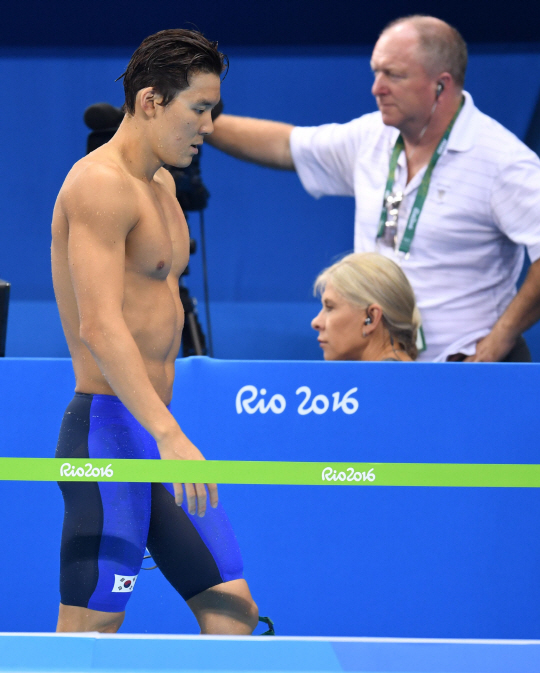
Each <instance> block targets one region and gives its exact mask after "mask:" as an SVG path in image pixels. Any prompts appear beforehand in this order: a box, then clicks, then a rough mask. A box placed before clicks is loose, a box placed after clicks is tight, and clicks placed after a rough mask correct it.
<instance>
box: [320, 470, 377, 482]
mask: <svg viewBox="0 0 540 673" xmlns="http://www.w3.org/2000/svg"><path fill="white" fill-rule="evenodd" d="M322 480H323V481H375V472H373V468H371V469H370V470H368V471H367V472H356V471H355V469H354V467H347V468H346V469H345V471H344V472H338V471H337V470H334V469H333V468H332V467H325V468H324V470H323V471H322Z"/></svg>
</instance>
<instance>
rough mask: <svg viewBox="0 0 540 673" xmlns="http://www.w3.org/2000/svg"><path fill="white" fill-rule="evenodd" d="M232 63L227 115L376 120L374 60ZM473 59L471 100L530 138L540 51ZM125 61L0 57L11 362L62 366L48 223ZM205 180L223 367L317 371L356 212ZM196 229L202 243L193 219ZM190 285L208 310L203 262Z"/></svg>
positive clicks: (243, 55) (263, 182) (286, 176)
mask: <svg viewBox="0 0 540 673" xmlns="http://www.w3.org/2000/svg"><path fill="white" fill-rule="evenodd" d="M224 49H225V50H226V48H225V47H224ZM512 49H513V51H512ZM227 51H229V53H230V56H231V68H230V72H229V74H228V76H227V78H226V80H225V82H224V84H223V89H222V93H223V99H224V101H225V106H226V110H227V111H228V112H231V113H237V114H244V115H253V116H261V117H267V118H272V119H281V120H285V121H289V122H292V123H295V124H307V125H309V124H319V123H324V122H328V121H338V122H345V121H348V120H349V119H351V118H353V117H354V116H357V115H359V114H361V113H364V112H369V111H371V110H373V109H374V102H373V99H372V97H371V94H370V91H369V90H370V86H371V79H372V76H371V73H370V70H369V48H364V47H358V48H356V49H353V48H351V49H343V48H342V49H338V48H337V47H330V48H326V49H321V48H317V49H315V48H312V49H307V48H304V49H302V50H300V49H293V48H289V49H287V50H283V49H282V50H279V49H277V50H276V49H273V50H270V49H267V50H266V51H261V50H259V51H257V50H253V49H251V50H246V49H245V48H244V49H240V48H231V49H230V50H227ZM471 51H472V55H471V59H470V66H469V71H468V76H467V89H468V90H469V91H470V92H471V93H472V95H473V97H474V99H475V102H476V103H477V105H478V106H479V107H480V108H481V109H482V110H483V111H484V112H486V113H488V114H490V115H492V116H493V117H495V119H497V120H498V121H500V122H501V123H502V124H504V125H505V126H507V127H508V128H509V129H510V130H512V131H513V132H514V133H516V135H518V136H519V137H521V138H522V137H523V136H524V134H525V131H526V128H527V125H528V122H529V119H530V116H531V114H532V110H533V107H534V103H535V101H536V97H537V95H538V91H539V88H540V49H537V50H536V51H535V47H526V48H524V47H523V46H520V47H518V46H514V47H513V48H512V47H507V48H506V49H504V50H503V51H501V48H496V49H495V48H482V49H480V48H476V49H475V48H474V47H473V48H472V50H471ZM130 53H131V50H129V49H127V48H124V49H120V50H119V49H118V48H117V49H115V50H113V49H107V50H102V51H97V50H95V49H94V50H88V51H84V52H83V51H81V50H80V49H79V50H71V51H69V50H68V51H66V50H65V49H54V50H52V49H48V50H35V49H34V50H31V49H25V50H22V49H20V48H14V49H13V50H11V51H6V50H5V49H4V51H3V52H1V53H0V81H1V82H2V83H3V86H4V87H5V90H7V91H9V92H10V96H12V101H13V103H12V105H11V106H10V107H9V108H8V109H7V110H5V113H4V118H3V120H4V121H3V123H2V124H1V125H0V152H1V156H2V157H3V159H4V161H3V176H2V180H1V181H0V199H1V202H2V204H3V213H2V218H1V220H0V277H2V278H5V279H7V280H9V281H10V282H11V283H12V300H13V301H12V305H11V313H10V321H9V329H8V342H7V354H8V355H11V356H27V355H28V356H64V355H67V350H66V346H65V343H64V340H63V336H62V333H61V328H60V323H59V320H58V317H57V314H56V309H55V306H54V303H53V291H52V284H51V279H50V271H49V245H50V233H49V228H50V217H51V212H52V208H53V205H54V200H55V197H56V194H57V192H58V190H59V188H60V186H61V184H62V181H63V179H64V177H65V174H66V173H67V171H68V170H69V168H70V167H71V165H72V164H73V163H74V162H75V161H76V160H77V159H78V158H80V157H81V156H82V155H83V154H84V151H85V143H86V135H87V129H86V127H85V126H84V124H83V122H82V114H83V111H84V109H85V108H86V107H87V106H88V105H90V104H92V103H94V102H97V101H109V102H111V103H113V104H117V105H120V104H121V103H122V87H121V84H120V83H115V82H114V80H115V78H116V77H117V76H118V75H119V74H120V73H122V72H123V70H124V66H125V64H126V63H127V61H128V60H129V56H130ZM202 172H203V178H204V181H205V183H206V185H207V186H208V188H209V190H210V192H211V193H212V197H211V200H210V205H209V208H208V209H207V211H206V213H205V222H206V230H207V246H208V267H209V282H210V296H211V309H212V317H213V327H214V330H213V332H214V344H215V355H216V356H217V357H224V358H281V359H311V358H320V357H321V355H320V352H319V349H318V346H317V343H316V340H315V333H314V332H313V330H311V328H310V326H309V322H310V320H311V318H312V317H313V316H314V315H315V313H316V312H317V310H318V309H317V303H316V301H315V300H314V299H313V298H312V296H311V286H312V283H313V280H314V278H315V276H316V275H317V273H318V272H319V271H320V270H321V269H322V268H323V267H324V266H326V265H327V264H329V263H330V262H331V261H332V260H333V259H334V258H335V257H336V256H338V255H341V254H343V253H345V252H348V251H350V250H351V248H352V241H353V227H352V221H353V201H352V199H338V198H327V199H322V200H321V201H319V202H316V201H315V200H314V199H312V198H311V197H310V196H308V195H307V194H306V193H305V192H304V191H303V189H302V188H301V186H300V183H299V181H298V179H297V177H296V175H295V174H293V173H279V172H274V171H270V170H268V169H263V168H258V167H254V166H249V165H246V164H242V163H241V162H238V161H236V160H234V159H231V158H229V157H225V156H223V155H220V154H219V153H218V152H216V151H215V150H214V149H213V148H210V147H206V148H205V149H204V152H203V156H202ZM191 224H192V229H193V235H194V237H195V238H197V239H198V238H200V236H199V226H198V216H197V215H191ZM187 283H188V286H189V287H190V290H191V292H192V294H193V295H194V296H196V297H197V298H198V299H199V301H201V300H202V298H203V291H202V273H201V255H200V253H197V254H195V255H194V256H193V258H192V263H191V275H190V277H189V278H188V281H187ZM202 313H203V312H201V314H202ZM202 317H203V323H204V316H202ZM531 345H532V347H533V352H534V353H535V355H536V357H537V359H540V337H536V335H535V334H533V336H532V342H531Z"/></svg>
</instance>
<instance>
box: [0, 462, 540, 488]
mask: <svg viewBox="0 0 540 673" xmlns="http://www.w3.org/2000/svg"><path fill="white" fill-rule="evenodd" d="M77 469H78V470H79V474H77V472H76V471H77ZM62 471H63V473H62V474H61V472H62ZM323 472H324V474H325V475H326V478H324V479H323ZM339 475H341V477H342V479H341V480H339V478H337V479H336V477H339ZM328 476H330V480H328ZM0 480H4V481H6V480H10V481H139V482H178V483H180V482H192V483H220V484H276V485H277V484H287V485H298V486H320V485H326V486H475V487H502V486H504V487H519V488H539V487H540V465H493V464H488V465H482V464H458V463H299V462H278V461H272V462H271V461H248V460H207V461H196V460H185V461H176V460H175V461H169V460H85V459H74V460H69V461H65V460H62V459H60V458H0Z"/></svg>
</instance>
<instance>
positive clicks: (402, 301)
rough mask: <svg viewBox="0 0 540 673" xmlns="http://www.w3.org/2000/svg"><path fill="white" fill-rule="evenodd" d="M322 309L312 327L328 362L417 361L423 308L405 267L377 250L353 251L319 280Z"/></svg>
mask: <svg viewBox="0 0 540 673" xmlns="http://www.w3.org/2000/svg"><path fill="white" fill-rule="evenodd" d="M314 291H315V294H318V293H320V294H321V302H322V309H321V311H320V313H319V315H317V316H316V317H315V318H314V319H313V321H312V322H311V326H312V327H313V329H315V330H317V331H318V332H319V337H318V341H319V344H320V346H321V348H322V349H323V352H324V359H325V360H390V361H400V360H402V361H411V360H415V359H416V357H417V355H418V349H417V346H416V338H417V333H418V328H419V327H420V312H419V311H418V308H417V306H416V300H415V297H414V292H413V290H412V287H411V285H410V283H409V281H408V280H407V277H406V276H405V274H404V273H403V271H402V270H401V269H400V267H399V266H398V265H397V264H396V263H395V262H393V261H392V260H391V259H389V258H388V257H383V256H382V255H379V254H377V253H374V252H364V253H357V254H352V255H347V256H346V257H344V258H343V259H341V260H340V261H339V262H336V264H333V265H332V266H330V267H329V268H327V269H325V270H324V271H323V272H322V273H321V274H319V276H318V278H317V280H316V281H315V289H314Z"/></svg>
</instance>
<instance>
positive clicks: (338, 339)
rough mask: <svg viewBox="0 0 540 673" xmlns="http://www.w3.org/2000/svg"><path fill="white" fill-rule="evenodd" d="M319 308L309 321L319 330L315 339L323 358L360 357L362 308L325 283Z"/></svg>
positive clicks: (349, 358) (362, 323) (363, 312)
mask: <svg viewBox="0 0 540 673" xmlns="http://www.w3.org/2000/svg"><path fill="white" fill-rule="evenodd" d="M321 302H322V308H321V311H320V313H319V315H317V316H316V317H315V318H313V320H312V321H311V326H312V327H313V329H316V330H317V331H318V332H319V337H318V339H317V341H318V342H319V345H320V347H321V348H322V350H323V353H324V359H325V360H362V353H363V351H364V349H365V346H366V343H365V342H366V340H365V339H364V338H363V337H362V329H364V320H365V319H366V311H365V310H364V309H362V308H360V307H358V306H353V305H352V304H351V303H349V302H348V301H346V300H345V299H344V298H343V297H342V296H341V295H340V294H339V293H338V292H336V291H335V290H334V288H333V287H332V284H331V283H327V284H326V287H325V289H324V292H323V295H322V297H321Z"/></svg>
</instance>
